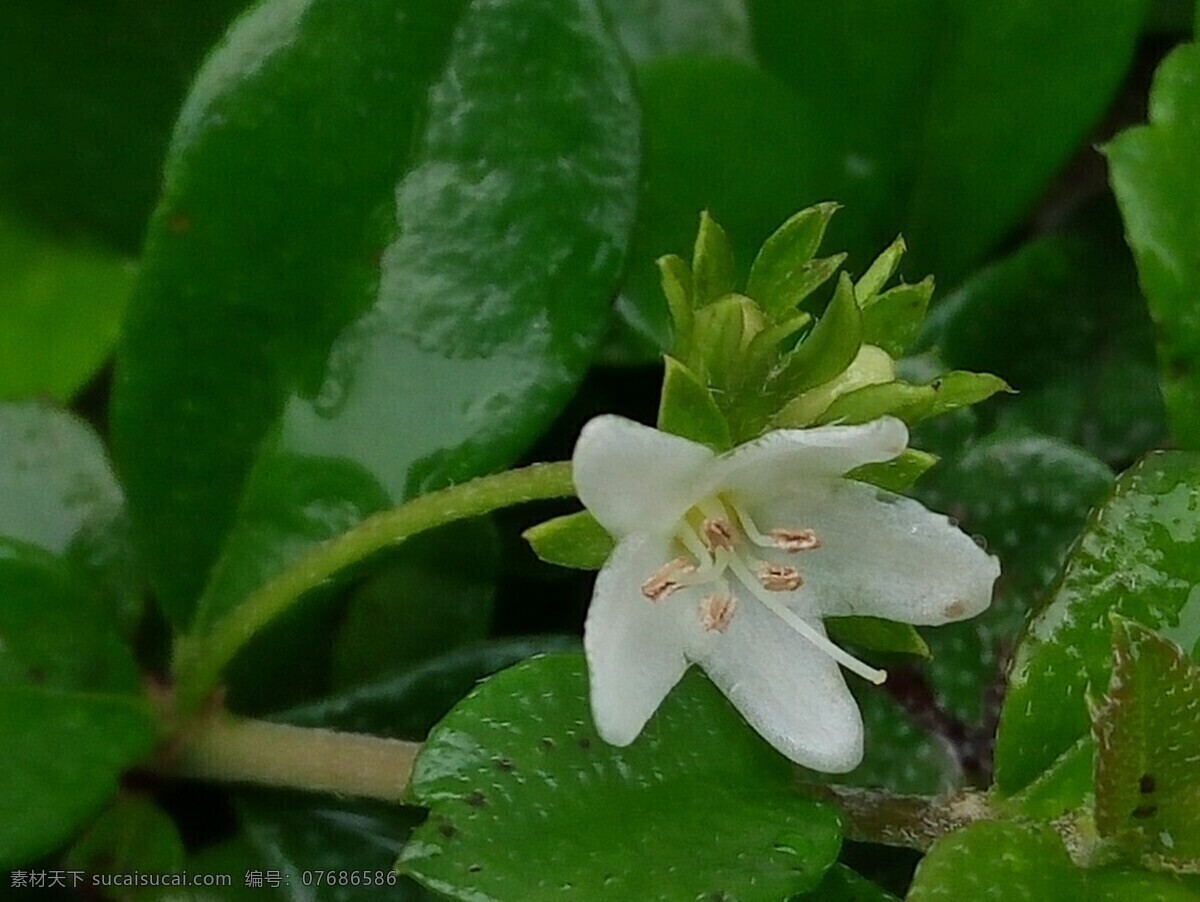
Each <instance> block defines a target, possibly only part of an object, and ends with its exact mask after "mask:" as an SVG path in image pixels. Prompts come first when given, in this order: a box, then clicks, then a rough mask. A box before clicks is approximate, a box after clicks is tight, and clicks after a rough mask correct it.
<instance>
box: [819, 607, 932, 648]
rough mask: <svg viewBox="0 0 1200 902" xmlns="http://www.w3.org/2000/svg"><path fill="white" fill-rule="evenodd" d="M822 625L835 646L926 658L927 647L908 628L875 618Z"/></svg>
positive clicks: (843, 619)
mask: <svg viewBox="0 0 1200 902" xmlns="http://www.w3.org/2000/svg"><path fill="white" fill-rule="evenodd" d="M824 622H825V628H826V629H827V630H828V631H829V635H830V636H832V637H833V638H834V639H835V640H837V642H838V644H839V645H840V644H841V643H843V642H849V643H850V644H851V645H857V646H859V647H860V648H865V649H868V650H869V651H883V652H890V653H893V654H900V655H916V656H917V657H919V658H928V657H929V646H928V645H926V644H925V640H924V639H922V638H921V634H920V633H918V632H917V630H916V627H914V626H912V625H911V624H908V623H896V622H895V621H894V620H883V619H882V618H879V617H826V618H825V621H824Z"/></svg>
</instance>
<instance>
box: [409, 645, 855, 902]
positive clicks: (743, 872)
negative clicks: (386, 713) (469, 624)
mask: <svg viewBox="0 0 1200 902" xmlns="http://www.w3.org/2000/svg"><path fill="white" fill-rule="evenodd" d="M585 684H586V678H585V675H584V665H583V660H582V658H581V657H578V656H554V657H548V658H542V659H536V660H534V661H530V662H527V663H525V664H523V665H520V666H518V667H514V668H512V669H510V670H507V671H505V672H504V673H502V674H499V675H497V676H496V677H493V678H492V679H491V680H489V681H487V682H486V683H484V684H483V685H482V686H481V687H480V688H479V689H477V690H476V691H475V692H474V693H472V695H471V696H469V697H468V699H467V700H466V701H464V702H463V703H462V704H461V705H460V706H459V707H458V708H456V709H455V710H454V711H453V712H451V714H450V715H449V716H448V717H447V718H446V719H445V720H444V721H442V723H441V724H440V725H439V726H438V728H437V729H436V730H434V732H433V733H432V734H431V736H430V739H429V741H428V742H427V743H426V745H425V748H424V750H423V751H422V753H421V756H420V757H419V759H418V761H417V770H416V774H415V776H414V783H413V789H414V791H415V793H416V795H417V797H418V799H419V800H420V801H422V802H423V803H425V804H427V805H429V806H430V807H431V809H432V810H431V812H430V816H429V820H428V821H427V822H426V823H425V824H424V825H423V826H422V827H421V828H420V829H419V830H418V831H417V832H416V834H414V837H413V839H412V840H411V841H410V842H409V844H408V846H407V847H406V848H405V850H404V853H403V854H402V855H401V859H400V866H401V868H402V869H403V870H404V871H405V872H406V873H410V874H412V875H413V876H415V877H417V878H418V879H419V880H421V881H422V882H423V883H425V884H426V885H427V886H430V887H431V888H433V889H436V890H438V891H439V892H443V893H446V894H449V895H450V896H451V897H453V898H461V899H466V898H481V897H488V898H513V899H527V900H538V899H549V898H555V899H562V898H580V899H594V898H596V897H597V896H598V895H599V894H601V893H607V894H614V895H615V896H617V897H619V898H631V899H632V898H637V899H662V900H675V899H679V900H692V899H695V898H697V897H698V896H700V895H702V894H710V893H715V892H723V893H726V894H729V895H731V896H734V897H738V898H764V899H766V898H782V897H784V896H787V895H788V894H790V893H796V892H804V891H806V890H810V889H813V888H815V887H816V886H817V884H819V883H820V881H821V879H822V877H823V875H824V874H825V872H826V870H827V869H828V868H829V867H830V865H832V864H833V861H834V859H835V858H836V856H837V850H838V848H839V846H840V843H841V836H840V829H839V826H838V822H837V816H836V814H835V813H834V812H833V810H832V809H830V808H828V807H826V806H822V805H818V804H816V803H810V802H807V801H805V800H803V799H801V798H799V797H798V796H797V795H796V794H795V793H794V790H793V789H792V786H791V780H792V777H791V766H790V765H789V763H788V762H787V761H786V760H785V759H783V758H782V757H780V756H779V755H778V754H777V753H775V752H774V751H773V750H772V749H771V748H769V747H768V746H767V745H766V744H765V743H764V742H763V741H762V740H761V739H759V738H758V737H757V736H756V735H755V734H754V733H753V732H752V731H751V730H750V729H749V728H747V727H746V725H745V723H744V722H742V720H741V718H740V717H738V715H737V714H736V713H735V712H734V711H733V709H732V708H731V707H730V706H729V705H728V703H727V702H726V701H725V700H724V699H723V698H721V696H720V695H719V693H717V691H716V689H714V688H713V687H712V685H711V684H710V683H708V681H707V680H705V679H704V678H703V677H702V676H700V675H699V674H698V673H693V674H692V675H691V676H690V677H685V679H684V681H683V683H681V684H680V686H678V687H677V688H676V689H675V690H674V691H673V692H672V693H671V695H670V696H669V697H668V699H667V700H666V702H664V704H663V706H662V708H661V709H660V710H659V712H658V714H657V715H656V716H655V718H654V719H653V720H652V721H651V723H650V725H649V726H648V727H647V728H646V730H645V732H644V733H643V734H642V736H641V737H639V738H638V740H637V741H636V742H634V744H633V745H631V746H629V747H627V748H614V747H611V746H608V745H606V744H605V743H604V742H603V741H602V740H601V739H600V738H599V737H598V736H597V735H596V733H595V730H594V729H593V727H592V725H591V717H590V714H589V713H588V710H587V702H586V685H585ZM530 844H536V846H537V848H538V849H539V855H538V861H539V864H538V867H537V868H533V869H531V868H530V867H529V862H528V858H527V854H526V852H525V850H526V849H528V848H529V846H530Z"/></svg>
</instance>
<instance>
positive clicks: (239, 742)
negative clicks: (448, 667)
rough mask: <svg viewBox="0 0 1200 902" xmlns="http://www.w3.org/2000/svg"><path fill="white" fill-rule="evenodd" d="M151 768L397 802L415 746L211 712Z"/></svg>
mask: <svg viewBox="0 0 1200 902" xmlns="http://www.w3.org/2000/svg"><path fill="white" fill-rule="evenodd" d="M181 740H182V742H181V745H179V746H177V747H176V748H174V749H173V750H172V752H171V753H170V754H169V755H167V756H165V757H164V758H163V759H161V760H160V761H158V762H156V764H155V765H154V766H153V769H154V770H156V771H157V772H159V773H161V774H164V775H167V776H171V777H183V778H194V779H199V780H217V781H220V782H225V783H257V784H260V785H265V786H275V787H283V788H287V789H301V790H305V791H307V792H332V793H337V794H339V795H352V796H359V797H361V798H368V799H380V800H382V801H385V802H392V803H400V802H403V801H405V797H406V793H407V791H408V786H409V783H410V782H411V780H412V769H413V761H414V760H415V759H416V756H417V752H418V751H420V748H421V745H420V743H417V742H403V741H401V740H399V739H384V738H381V737H379V736H367V735H364V734H361V733H340V732H337V731H335V730H322V729H313V728H309V727H296V726H292V725H291V724H283V723H270V722H268V721H262V720H246V719H244V718H240V717H233V716H231V715H229V714H226V713H224V712H219V713H216V714H213V715H211V716H208V717H204V718H202V719H201V720H200V721H199V722H198V723H196V724H193V725H192V728H191V729H189V730H188V731H187V732H185V733H184V734H183V736H182V737H181Z"/></svg>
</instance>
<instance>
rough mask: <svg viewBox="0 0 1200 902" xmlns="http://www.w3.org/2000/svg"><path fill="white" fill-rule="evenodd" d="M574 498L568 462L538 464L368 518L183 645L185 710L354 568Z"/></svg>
mask: <svg viewBox="0 0 1200 902" xmlns="http://www.w3.org/2000/svg"><path fill="white" fill-rule="evenodd" d="M574 494H575V484H574V482H573V481H572V478H571V465H570V463H567V462H562V463H552V464H534V465H533V466H530V467H524V468H522V469H520V470H509V471H507V472H505V473H497V474H496V475H494V476H481V477H480V478H478V479H473V480H471V481H470V482H465V483H463V484H462V485H456V486H451V487H450V488H447V489H442V490H441V491H439V492H433V493H431V494H428V495H422V496H421V497H420V498H414V499H413V500H412V501H409V502H407V503H406V504H402V505H401V506H400V507H397V508H393V509H392V510H388V511H383V512H382V513H378V514H375V515H373V516H371V517H368V518H367V519H366V520H363V521H362V523H360V524H358V525H357V526H355V527H354V528H353V529H351V530H349V531H348V532H345V533H343V534H342V535H340V536H338V537H337V538H335V539H331V540H329V541H328V542H325V543H323V544H321V545H318V546H317V547H316V548H314V549H313V550H312V551H310V552H308V554H306V555H304V557H302V558H300V560H298V561H296V562H295V563H294V564H292V565H291V566H290V567H288V568H287V569H286V570H284V571H283V572H282V573H280V574H279V575H278V576H276V577H274V578H273V579H271V580H270V581H268V582H267V583H265V584H264V585H262V586H260V587H259V588H258V589H256V590H255V591H254V592H252V593H251V594H250V595H248V596H247V597H246V599H245V600H244V601H243V602H242V603H241V604H239V605H238V606H237V607H236V608H234V609H233V610H232V611H230V612H229V613H228V614H226V615H225V616H224V617H222V618H221V619H219V620H217V621H216V622H215V623H213V624H211V626H209V627H208V628H207V629H205V630H204V631H203V632H201V633H199V634H196V633H193V634H191V635H187V636H183V637H181V638H180V640H179V641H178V643H177V644H176V648H175V662H174V668H173V670H174V675H175V682H176V693H177V698H178V704H179V708H180V710H181V711H182V712H184V713H187V712H191V711H195V710H196V709H197V708H198V707H200V705H201V704H203V702H204V700H205V698H206V697H207V696H208V695H209V694H210V693H211V692H212V691H213V689H215V688H216V686H217V684H218V683H219V681H220V678H221V672H222V671H223V670H224V669H225V667H226V665H228V664H229V662H230V661H232V660H233V658H234V656H235V655H236V654H237V653H238V651H240V650H241V648H242V647H243V646H245V644H246V643H247V642H249V641H250V639H251V638H252V637H253V636H254V635H255V634H256V633H257V632H258V631H259V630H261V629H262V628H263V627H264V626H266V625H267V624H269V623H270V622H271V621H273V620H274V619H275V618H277V617H278V616H279V615H280V614H282V613H284V612H285V611H287V610H288V609H289V608H291V607H292V605H294V604H295V603H296V601H297V600H298V599H299V598H300V597H301V596H302V595H303V594H304V593H306V592H308V591H310V590H312V589H315V588H316V587H318V586H320V585H321V584H322V583H324V582H326V581H327V580H329V579H330V578H331V577H333V576H335V575H336V574H337V573H339V572H340V571H342V570H344V569H346V568H347V567H349V566H351V565H352V564H355V563H357V562H359V561H361V560H362V559H364V558H366V557H367V556H369V555H371V554H373V553H375V552H376V551H379V550H380V549H383V548H387V547H389V546H393V545H397V544H399V543H400V542H403V541H404V540H405V539H408V538H410V537H412V536H414V535H416V534H417V533H421V532H424V531H426V530H429V529H433V528H434V527H437V526H442V525H444V524H446V523H453V522H454V521H456V520H466V519H469V518H470V517H477V516H479V515H481V514H486V513H489V512H491V511H494V510H499V509H501V508H505V507H511V506H512V505H515V504H522V503H524V502H527V501H540V500H545V499H549V498H567V497H571V496H573V495H574Z"/></svg>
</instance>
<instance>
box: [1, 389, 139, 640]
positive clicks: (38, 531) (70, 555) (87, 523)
mask: <svg viewBox="0 0 1200 902" xmlns="http://www.w3.org/2000/svg"><path fill="white" fill-rule="evenodd" d="M0 498H3V499H4V501H3V503H0V537H8V538H11V539H14V540H17V541H19V542H25V543H28V544H30V545H35V546H37V547H39V548H43V549H45V550H46V551H48V552H51V553H52V554H55V555H58V556H60V557H63V558H66V559H67V560H68V561H69V562H70V564H71V565H73V566H75V567H76V568H77V569H78V570H79V571H80V573H81V575H83V576H84V577H85V578H86V580H87V581H88V582H90V583H91V584H92V588H93V591H96V592H98V593H99V594H100V596H101V600H102V602H103V604H104V607H105V608H106V609H107V610H108V612H109V614H110V616H111V617H112V618H113V619H114V620H115V621H117V622H119V623H120V625H121V626H122V627H123V629H124V631H125V632H126V633H130V632H132V630H133V629H134V626H135V624H136V622H137V620H138V617H139V613H140V610H141V606H142V585H141V580H140V574H139V573H138V564H137V560H136V553H135V551H134V549H133V545H132V542H131V540H130V538H129V534H128V533H129V524H128V520H127V518H126V515H125V511H124V499H123V497H122V494H121V489H120V487H119V486H118V485H117V480H116V477H115V476H114V475H113V472H112V468H111V467H110V466H109V463H108V460H107V458H106V455H105V450H104V445H103V444H102V443H101V441H100V438H99V436H97V435H96V433H95V431H94V430H93V429H92V428H91V426H89V425H88V424H87V423H85V422H83V421H82V420H80V419H79V418H77V417H75V416H73V415H71V414H69V413H67V412H66V411H63V410H59V409H57V408H55V407H52V406H49V405H45V404H41V403H37V402H23V403H20V404H0Z"/></svg>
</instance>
